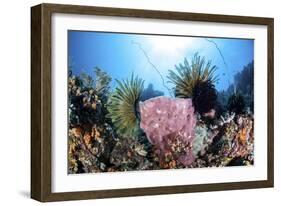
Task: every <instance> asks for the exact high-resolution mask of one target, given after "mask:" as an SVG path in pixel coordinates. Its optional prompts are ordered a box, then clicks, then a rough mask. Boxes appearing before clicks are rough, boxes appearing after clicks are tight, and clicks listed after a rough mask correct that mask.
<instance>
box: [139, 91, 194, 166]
mask: <svg viewBox="0 0 281 206" xmlns="http://www.w3.org/2000/svg"><path fill="white" fill-rule="evenodd" d="M140 115H141V122H140V127H141V128H142V129H143V130H144V132H145V133H146V136H147V138H148V140H149V141H150V143H151V144H153V145H156V147H157V148H158V149H159V150H160V151H161V152H162V153H166V152H172V150H173V147H178V148H181V149H179V151H178V153H179V154H180V155H178V159H179V162H181V163H182V164H184V165H188V164H191V162H192V161H193V153H192V152H191V150H190V149H189V147H190V146H191V144H192V141H193V139H194V127H195V124H196V116H195V115H194V108H193V106H192V101H191V99H180V98H175V99H172V98H168V97H164V96H161V97H156V98H152V99H149V100H146V101H145V102H140ZM174 156H175V155H174Z"/></svg>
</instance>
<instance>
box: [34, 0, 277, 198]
mask: <svg viewBox="0 0 281 206" xmlns="http://www.w3.org/2000/svg"><path fill="white" fill-rule="evenodd" d="M31 40H32V41H31V75H32V78H31V79H32V81H31V91H32V95H31V96H32V97H31V110H32V113H31V117H32V120H31V121H32V122H31V125H32V128H31V133H32V134H31V143H32V144H31V197H32V198H34V199H36V200H39V201H42V202H46V201H61V200H79V199H91V198H107V197H124V196H137V195H159V194H171V193H187V192H203V191H217V190H232V189H250V188H265V187H273V182H274V181H273V179H274V167H273V166H274V165H273V154H274V151H273V149H274V144H273V119H274V118H273V19H271V18H261V17H242V16H228V15H214V14H198V13H183V12H171V11H152V10H136V9H120V8H104V7H89V6H74V5H57V4H41V5H37V6H34V7H32V8H31Z"/></svg>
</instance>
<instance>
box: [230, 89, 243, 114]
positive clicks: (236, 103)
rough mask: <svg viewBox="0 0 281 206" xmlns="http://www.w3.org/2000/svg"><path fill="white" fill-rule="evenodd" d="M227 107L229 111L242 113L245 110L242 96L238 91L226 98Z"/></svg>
mask: <svg viewBox="0 0 281 206" xmlns="http://www.w3.org/2000/svg"><path fill="white" fill-rule="evenodd" d="M227 108H228V111H230V112H235V113H236V114H242V113H243V112H244V110H245V100H244V97H243V96H242V95H241V94H240V93H239V94H233V95H231V96H230V97H229V99H228V103H227Z"/></svg>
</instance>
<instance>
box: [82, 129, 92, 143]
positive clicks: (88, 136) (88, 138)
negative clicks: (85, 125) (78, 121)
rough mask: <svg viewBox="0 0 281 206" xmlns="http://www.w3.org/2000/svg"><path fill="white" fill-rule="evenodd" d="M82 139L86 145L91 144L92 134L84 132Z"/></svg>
mask: <svg viewBox="0 0 281 206" xmlns="http://www.w3.org/2000/svg"><path fill="white" fill-rule="evenodd" d="M83 139H84V141H85V144H86V145H87V146H89V145H91V142H92V136H91V135H90V133H89V132H86V133H85V135H84V137H83Z"/></svg>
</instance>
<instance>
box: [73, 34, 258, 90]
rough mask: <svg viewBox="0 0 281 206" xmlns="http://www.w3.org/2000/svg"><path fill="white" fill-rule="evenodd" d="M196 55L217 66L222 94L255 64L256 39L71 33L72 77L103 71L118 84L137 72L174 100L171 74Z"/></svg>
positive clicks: (218, 83)
mask: <svg viewBox="0 0 281 206" xmlns="http://www.w3.org/2000/svg"><path fill="white" fill-rule="evenodd" d="M195 53H198V54H199V55H200V56H204V57H205V58H206V61H208V60H210V61H211V62H212V65H216V66H217V70H216V75H217V76H218V77H219V80H218V81H217V82H216V83H215V87H216V89H217V90H218V91H222V90H226V89H227V88H228V87H229V86H230V84H232V83H233V80H234V76H235V74H237V73H238V72H240V71H241V70H242V69H243V68H244V66H246V65H247V64H249V63H250V62H252V61H253V60H254V40H252V39H230V38H205V37H188V36H184V37H183V36H162V35H161V36H160V35H147V34H145V35H141V34H123V33H107V32H92V31H91V32H89V31H69V32H68V56H69V65H71V68H72V72H73V73H74V74H75V75H79V74H81V73H82V72H84V73H87V74H89V75H94V72H93V69H94V68H95V67H99V68H101V69H102V70H104V71H106V72H107V73H108V74H109V75H110V76H111V77H112V79H113V81H112V83H111V84H112V85H111V86H112V88H114V87H115V85H116V82H115V81H114V79H119V80H122V79H126V78H128V77H130V76H131V74H132V73H134V74H135V75H138V76H139V77H141V78H142V79H144V80H145V87H148V86H149V85H150V86H151V85H153V89H155V90H158V91H162V92H163V93H164V94H165V95H170V93H169V91H168V89H167V88H169V87H171V86H172V85H171V84H169V82H168V79H167V74H168V70H169V69H171V70H173V69H175V65H178V64H180V63H183V61H184V58H186V59H187V61H191V59H192V57H193V56H194V54H195Z"/></svg>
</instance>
